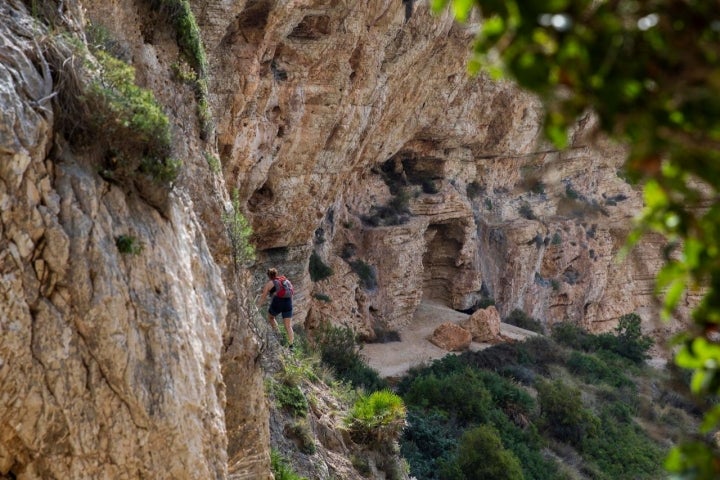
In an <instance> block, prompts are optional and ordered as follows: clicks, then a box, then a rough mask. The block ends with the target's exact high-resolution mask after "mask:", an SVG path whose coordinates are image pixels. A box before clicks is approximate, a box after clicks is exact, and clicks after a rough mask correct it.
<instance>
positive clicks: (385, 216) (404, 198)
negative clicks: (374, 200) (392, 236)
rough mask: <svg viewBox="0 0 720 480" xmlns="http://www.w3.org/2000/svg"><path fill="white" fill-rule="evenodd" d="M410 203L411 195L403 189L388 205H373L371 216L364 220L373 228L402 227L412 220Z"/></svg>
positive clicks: (365, 217) (363, 218) (364, 217)
mask: <svg viewBox="0 0 720 480" xmlns="http://www.w3.org/2000/svg"><path fill="white" fill-rule="evenodd" d="M409 201H410V194H409V193H408V191H407V190H406V189H404V188H402V189H400V190H399V191H398V192H397V193H396V194H395V195H394V196H393V197H392V198H391V199H390V200H389V201H388V203H387V204H386V205H381V206H376V205H373V207H372V208H371V209H370V215H367V216H363V217H362V220H363V222H365V224H367V225H370V226H373V227H379V226H392V225H402V224H403V223H406V222H407V221H408V219H409V218H410V210H409Z"/></svg>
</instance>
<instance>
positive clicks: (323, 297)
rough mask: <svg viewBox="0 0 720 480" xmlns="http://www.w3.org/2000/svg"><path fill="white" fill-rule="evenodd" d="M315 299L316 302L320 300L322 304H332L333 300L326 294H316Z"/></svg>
mask: <svg viewBox="0 0 720 480" xmlns="http://www.w3.org/2000/svg"><path fill="white" fill-rule="evenodd" d="M313 298H314V299H315V300H320V301H321V302H325V303H330V302H332V298H330V295H327V294H325V293H316V294H315V295H313Z"/></svg>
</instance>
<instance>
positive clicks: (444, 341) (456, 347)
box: [430, 322, 472, 352]
mask: <svg viewBox="0 0 720 480" xmlns="http://www.w3.org/2000/svg"><path fill="white" fill-rule="evenodd" d="M430 341H431V342H432V343H433V344H435V345H437V346H438V347H440V348H442V349H443V350H447V351H449V352H459V351H462V350H466V349H467V348H468V347H469V346H470V342H472V335H471V334H470V332H468V331H467V330H465V329H464V328H462V327H461V326H460V325H457V324H455V323H452V322H445V323H442V324H441V325H440V326H439V327H437V328H436V329H435V331H434V332H433V334H432V335H431V336H430Z"/></svg>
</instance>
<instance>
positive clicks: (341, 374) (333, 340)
mask: <svg viewBox="0 0 720 480" xmlns="http://www.w3.org/2000/svg"><path fill="white" fill-rule="evenodd" d="M316 340H317V343H318V347H319V350H320V358H321V360H322V362H323V363H324V364H326V365H327V366H329V367H330V368H332V369H333V371H334V372H335V374H336V375H337V377H338V378H339V379H341V380H344V381H346V382H349V383H350V384H352V385H353V386H354V387H361V388H364V389H365V390H367V391H375V390H382V389H384V388H386V387H387V383H386V382H385V380H383V379H382V378H380V375H379V374H378V372H377V371H375V370H373V369H372V368H370V367H369V366H367V365H366V364H365V362H363V359H362V357H361V356H360V351H359V346H358V343H357V339H356V338H355V333H353V331H352V330H351V329H349V328H347V327H335V326H332V325H326V326H323V327H322V328H320V329H318V331H317V334H316Z"/></svg>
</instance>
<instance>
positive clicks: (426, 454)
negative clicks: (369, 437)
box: [400, 407, 461, 480]
mask: <svg viewBox="0 0 720 480" xmlns="http://www.w3.org/2000/svg"><path fill="white" fill-rule="evenodd" d="M407 422H408V426H407V428H406V429H405V431H404V432H403V436H402V442H401V445H400V452H401V454H402V456H403V457H404V458H406V459H407V460H408V462H409V463H410V474H411V475H412V476H414V477H416V478H422V479H426V480H437V479H439V478H440V477H439V476H438V475H439V473H438V469H439V466H440V465H441V464H442V463H443V462H449V461H451V459H453V452H454V451H455V449H456V448H457V445H458V438H459V437H460V434H461V430H460V429H459V428H458V427H457V425H456V424H455V422H453V421H452V420H451V419H450V418H448V416H447V415H444V414H442V413H440V412H438V411H437V410H431V411H429V412H428V411H425V410H423V409H418V408H412V407H409V408H408V412H407Z"/></svg>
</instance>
